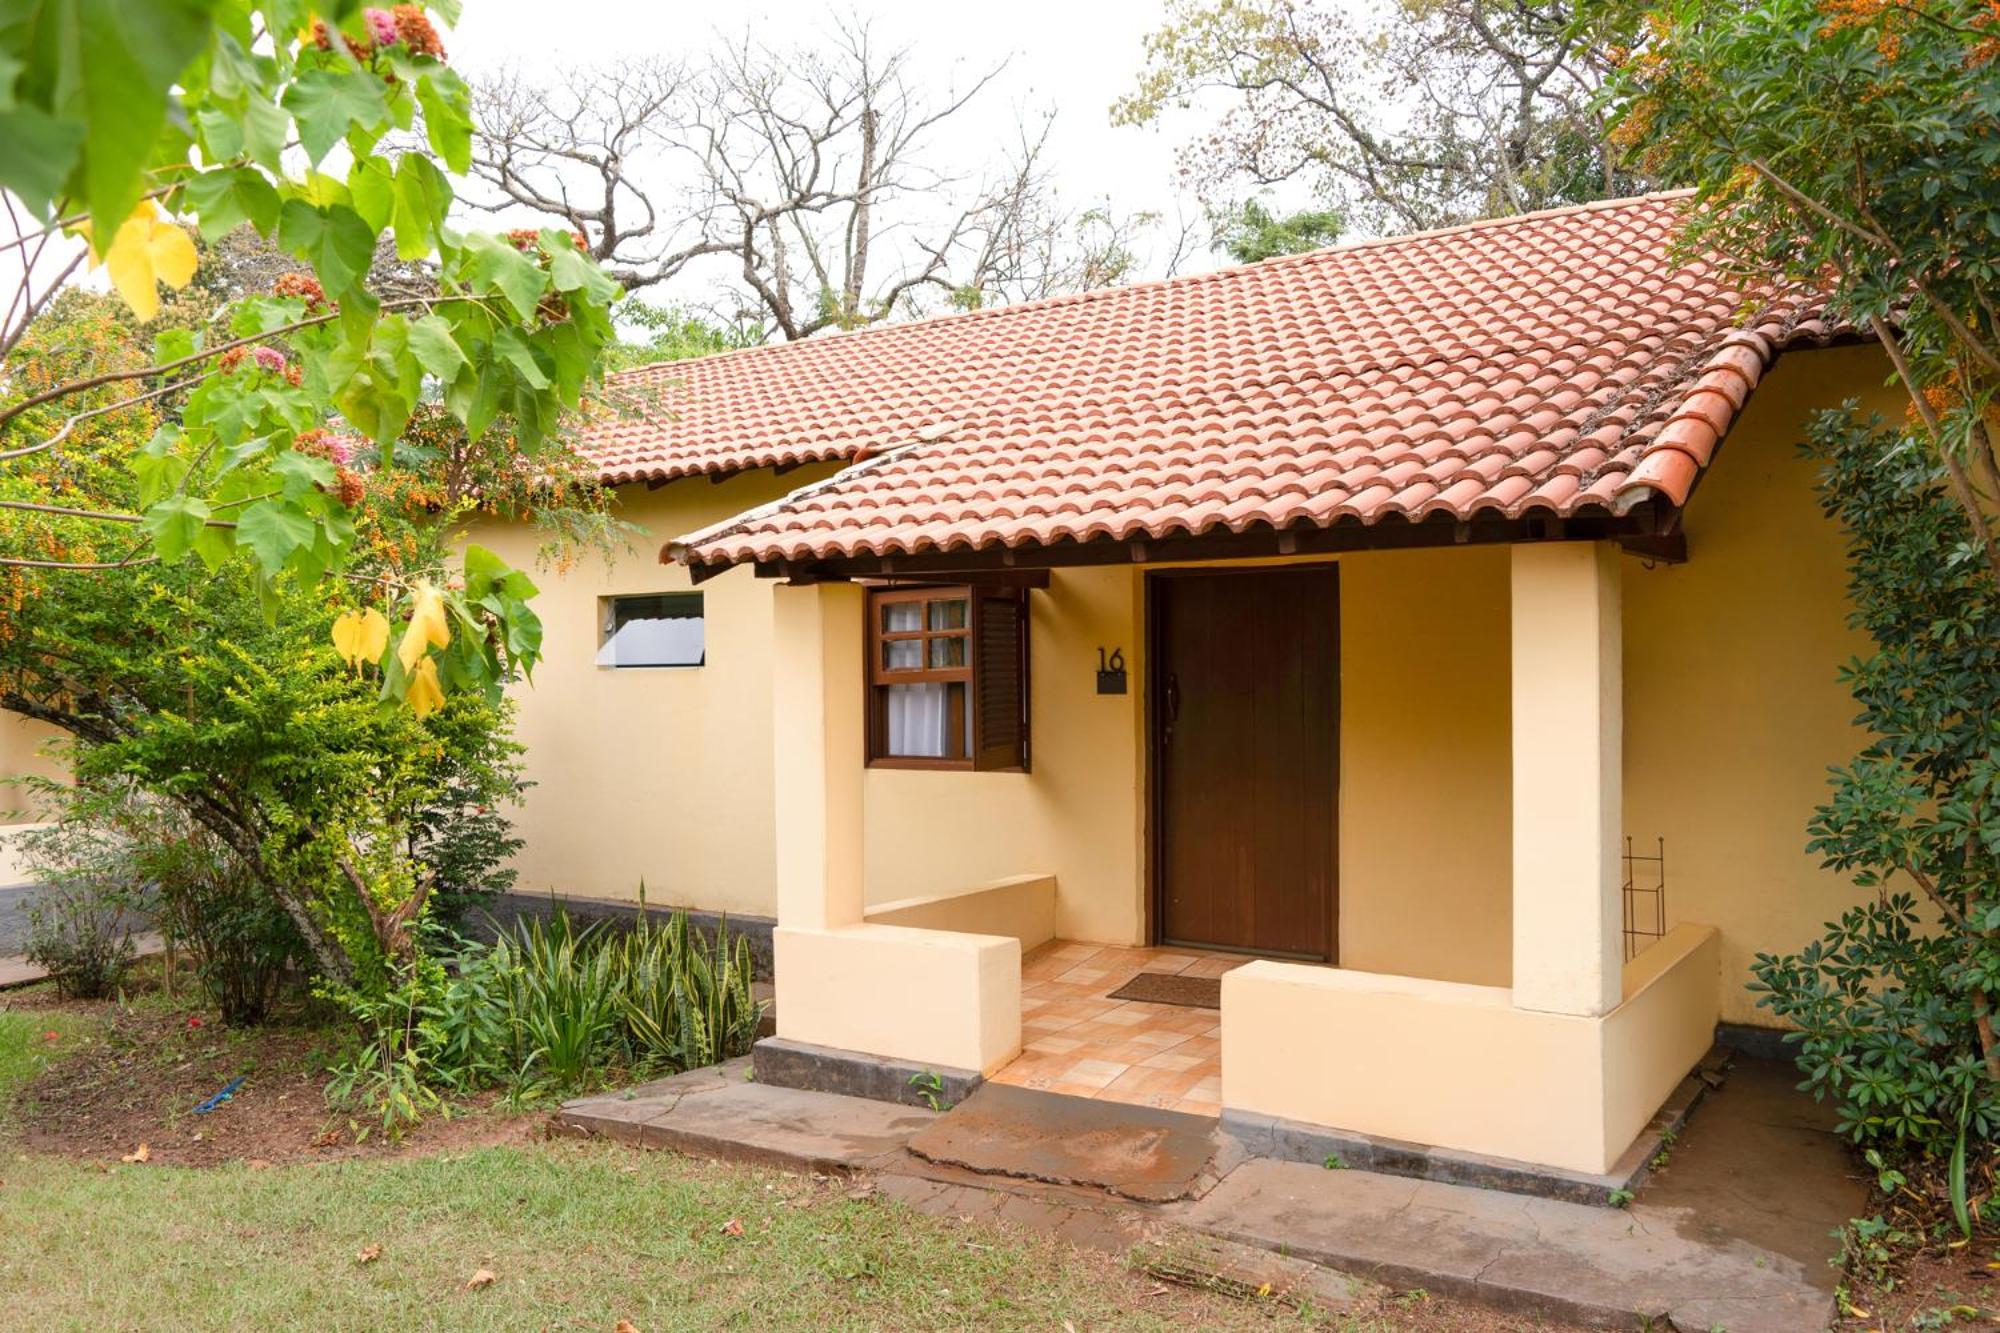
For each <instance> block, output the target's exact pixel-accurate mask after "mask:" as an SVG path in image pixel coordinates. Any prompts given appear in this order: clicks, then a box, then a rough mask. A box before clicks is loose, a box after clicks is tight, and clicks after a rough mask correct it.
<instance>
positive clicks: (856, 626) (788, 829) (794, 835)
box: [744, 583, 864, 930]
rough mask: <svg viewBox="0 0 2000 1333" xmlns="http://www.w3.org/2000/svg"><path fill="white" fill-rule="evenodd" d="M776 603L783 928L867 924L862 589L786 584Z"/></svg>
mask: <svg viewBox="0 0 2000 1333" xmlns="http://www.w3.org/2000/svg"><path fill="white" fill-rule="evenodd" d="M771 600H772V612H771V615H772V636H771V653H772V660H771V695H772V703H771V721H772V751H773V754H772V758H773V761H774V763H775V765H776V769H775V781H774V795H775V806H776V811H775V813H776V815H777V835H778V837H777V841H778V848H777V852H778V856H777V891H778V892H777V897H778V924H779V925H780V926H781V927H787V928H790V929H795V930H824V929H828V928H836V927H840V926H852V925H858V924H860V922H861V915H862V905H863V897H862V884H861V771H862V767H863V762H864V754H863V748H862V747H863V743H864V733H863V725H864V722H863V717H862V705H863V702H864V700H863V697H862V674H861V673H862V647H861V632H862V628H863V627H862V623H861V620H862V616H863V614H864V609H863V606H862V592H861V589H860V588H858V587H855V586H854V585H853V584H849V583H813V584H807V585H805V586H803V587H793V586H791V585H790V584H780V585H779V586H778V587H777V588H776V589H775V590H774V592H773V596H772V599H771ZM744 758H745V759H746V760H747V759H749V756H744Z"/></svg>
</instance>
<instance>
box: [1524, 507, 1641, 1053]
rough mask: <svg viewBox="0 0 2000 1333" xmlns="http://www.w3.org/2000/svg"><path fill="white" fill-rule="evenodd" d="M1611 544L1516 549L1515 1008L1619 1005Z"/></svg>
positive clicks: (1587, 1011) (1617, 740)
mask: <svg viewBox="0 0 2000 1333" xmlns="http://www.w3.org/2000/svg"><path fill="white" fill-rule="evenodd" d="M1618 581H1619V565H1618V551H1617V548H1616V547H1615V546H1614V545H1613V544H1612V543H1610V542H1542V543H1527V544H1522V545H1518V546H1515V547H1514V548H1513V693H1514V711H1513V749H1514V1004H1515V1007H1517V1008H1521V1009H1536V1010H1541V1011H1544V1012H1548V1013H1558V1014H1579V1015H1586V1016H1588V1015H1596V1014H1603V1013H1608V1012H1609V1011H1610V1010H1612V1009H1614V1008H1616V1007H1617V1005H1618V1002H1619V998H1620V982H1621V976H1620V973H1621V970H1622V956H1621V951H1620V949H1619V930H1620V903H1619V896H1620V895H1619V887H1620V882H1621V880H1620V875H1619V842H1618V839H1619V836H1620V825H1621V823H1622V822H1623V806H1624V792H1623V772H1622V770H1623V763H1624V754H1623V747H1624V739H1623V707H1622V699H1621V694H1622V691H1623V680H1624V678H1623V672H1622V660H1621V659H1622V654H1621V651H1620V623H1619V596H1618Z"/></svg>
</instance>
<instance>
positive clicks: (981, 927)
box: [866, 875, 1056, 953]
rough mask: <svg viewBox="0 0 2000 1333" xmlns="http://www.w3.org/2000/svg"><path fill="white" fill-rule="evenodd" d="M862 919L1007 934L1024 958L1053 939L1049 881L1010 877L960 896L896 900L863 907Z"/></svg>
mask: <svg viewBox="0 0 2000 1333" xmlns="http://www.w3.org/2000/svg"><path fill="white" fill-rule="evenodd" d="M866 920H867V921H868V923H869V924H870V925H877V926H913V927H916V928H917V929H920V930H956V931H963V932H965V933H967V934H972V935H1011V936H1013V937H1014V938H1015V939H1017V940H1019V941H1020V942H1021V952H1022V953H1027V952H1028V951H1029V950H1031V949H1034V948H1038V947H1039V946H1041V945H1044V944H1047V943H1048V942H1049V941H1050V940H1052V939H1054V938H1055V937H1056V881H1055V876H1053V875H1016V876H1014V877H1012V878H1011V879H1002V880H996V881H995V882H993V883H991V884H982V885H980V886H979V887H978V888H975V889H966V890H964V891H963V892H960V893H940V894H936V895H933V896H931V897H928V898H900V899H898V900H897V901H895V902H892V903H881V904H878V905H877V906H874V907H871V908H869V909H868V915H867V917H866Z"/></svg>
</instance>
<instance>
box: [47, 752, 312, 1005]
mask: <svg viewBox="0 0 2000 1333" xmlns="http://www.w3.org/2000/svg"><path fill="white" fill-rule="evenodd" d="M28 785H29V786H30V787H32V788H33V790H34V791H35V792H36V794H37V796H38V797H39V804H40V805H41V806H42V808H43V809H44V810H45V811H47V812H48V813H50V814H52V815H53V816H54V817H55V819H56V823H55V825H54V826H53V827H52V828H51V829H47V830H42V831H40V832H37V833H34V834H30V835H28V836H27V838H26V839H25V840H24V841H25V843H26V850H27V853H28V858H29V860H30V863H31V864H33V865H34V866H35V867H36V868H37V873H38V874H39V875H41V876H42V877H44V878H45V879H47V880H48V881H49V882H51V883H57V884H65V885H73V886H76V887H78V888H79V889H80V888H82V887H83V886H84V885H89V886H91V891H90V893H89V894H87V895H83V898H81V899H79V901H83V900H86V899H94V900H97V901H100V902H101V903H102V904H103V906H102V907H100V908H99V909H98V914H99V915H104V914H105V913H106V912H107V911H108V910H109V909H110V908H112V907H117V906H123V907H124V908H125V909H126V910H125V915H126V916H128V917H134V918H135V919H138V918H139V917H150V919H151V921H152V923H153V925H154V926H155V927H157V928H158V930H159V932H160V934H161V935H162V936H164V937H165V938H166V940H167V941H168V942H169V943H171V944H172V945H174V947H175V948H177V949H180V950H182V951H184V952H185V953H186V954H187V955H188V956H189V958H190V959H191V960H192V962H193V965H194V974H195V979H196V981H197V983H198V984H199V985H200V986H201V988H202V991H203V993H204V995H205V996H206V997H207V999H208V1001H209V1003H210V1004H211V1005H213V1006H214V1007H215V1008H216V1010H218V1011H219V1012H220V1013H221V1015H222V1019H223V1021H224V1022H225V1023H229V1024H231V1025H250V1024H256V1023H261V1022H263V1021H264V1019H265V1017H266V1015H267V1014H268V1012H269V1010H270V1007H271V1003H272V1001H273V999H275V997H276V995H277V993H278V989H279V987H280V985H281V984H282V983H283V981H284V979H285V978H286V976H287V975H288V974H289V973H290V972H291V971H292V969H293V968H294V965H295V964H296V963H297V962H298V961H299V960H300V959H301V957H302V948H301V944H300V941H299V933H298V929H297V928H296V927H295V926H294V925H293V924H292V921H291V918H290V917H288V916H287V915H286V914H285V911H284V909H283V908H282V907H280V906H279V905H278V904H277V903H276V902H275V901H273V900H272V898H271V897H270V895H269V894H268V893H266V892H265V891H264V889H263V887H262V885H261V884H259V883H258V881H257V880H256V878H255V877H254V876H253V875H251V874H250V873H249V871H248V870H247V868H246V867H245V866H244V864H243V860H242V858H241V857H239V856H238V855H236V853H235V852H234V851H233V850H232V849H231V848H230V847H229V846H228V845H227V844H226V843H224V842H223V841H222V840H221V839H220V838H218V837H216V836H215V835H214V834H213V833H211V832H209V830H208V829H206V828H204V827H203V826H202V825H200V824H197V823H196V822H194V820H192V819H191V818H189V817H188V814H187V812H186V810H185V809H184V808H182V807H181V806H179V805H177V804H175V803H173V802H170V801H165V800H161V799H159V798H157V797H154V796H151V795H149V794H148V793H147V792H146V791H145V790H144V789H142V788H141V787H140V786H139V785H138V784H136V783H134V782H132V781H131V780H129V779H126V778H120V777H112V778H104V779H99V780H96V781H86V782H81V783H78V784H77V785H75V786H67V785H63V784H59V783H52V782H47V781H39V780H37V781H31V782H30V783H29V784H28ZM135 914H136V915H135ZM66 915H69V916H70V917H72V918H73V919H75V918H76V915H77V914H76V913H75V912H73V911H71V912H67V913H66ZM85 933H88V932H87V931H85ZM45 966H46V964H45ZM51 970H53V969H51Z"/></svg>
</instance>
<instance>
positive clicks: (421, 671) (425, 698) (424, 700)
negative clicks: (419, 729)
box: [403, 657, 444, 717]
mask: <svg viewBox="0 0 2000 1333" xmlns="http://www.w3.org/2000/svg"><path fill="white" fill-rule="evenodd" d="M403 697H404V698H406V699H408V700H409V701H410V707H411V708H412V709H414V710H415V711H416V714H417V716H418V717H429V716H430V715H431V714H432V713H435V712H437V710H438V709H440V708H443V707H444V690H443V689H441V688H440V687H439V686H438V672H437V663H436V662H435V661H433V660H432V659H431V658H428V657H426V658H423V659H422V660H420V661H419V662H418V663H417V669H416V670H415V671H412V672H411V673H410V686H409V688H408V689H407V690H405V691H404V693H403Z"/></svg>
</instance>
